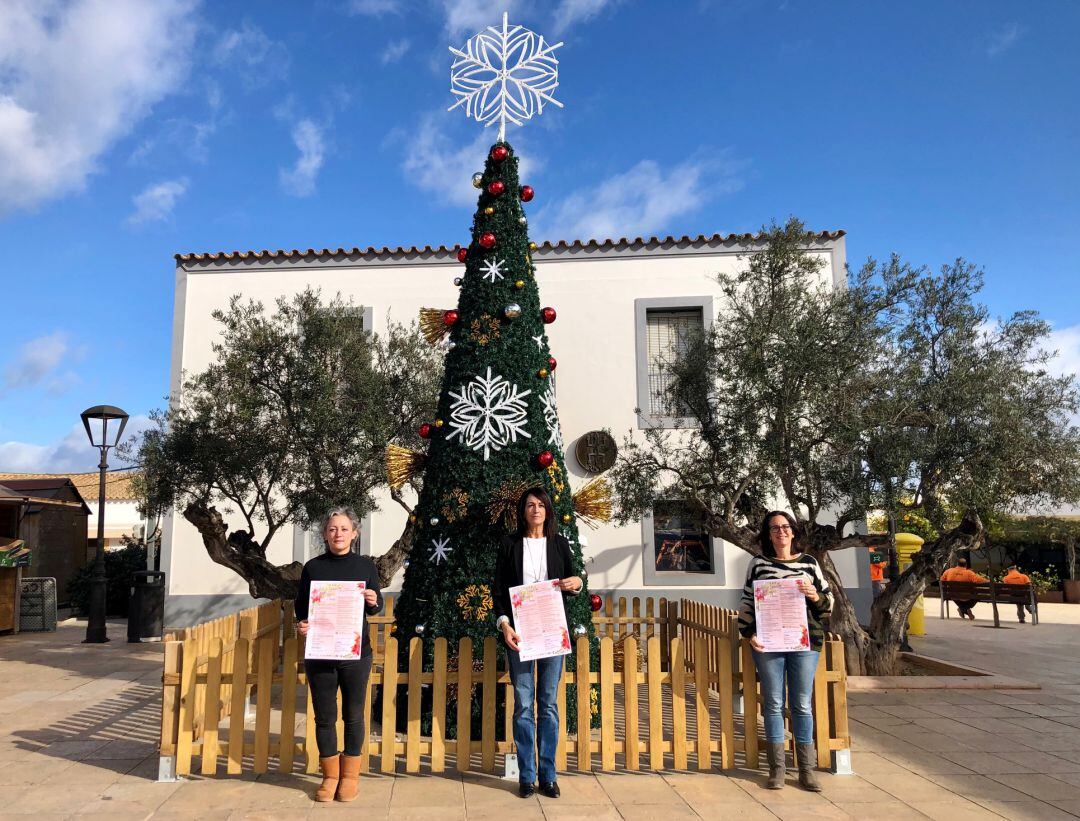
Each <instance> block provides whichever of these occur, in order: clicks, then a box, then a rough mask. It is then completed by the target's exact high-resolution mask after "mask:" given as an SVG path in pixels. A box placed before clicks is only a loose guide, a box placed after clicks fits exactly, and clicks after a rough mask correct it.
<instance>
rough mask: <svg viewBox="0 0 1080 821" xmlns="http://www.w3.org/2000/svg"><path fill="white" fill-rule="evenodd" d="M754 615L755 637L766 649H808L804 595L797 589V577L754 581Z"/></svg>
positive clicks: (768, 651)
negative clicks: (755, 621) (755, 623)
mask: <svg viewBox="0 0 1080 821" xmlns="http://www.w3.org/2000/svg"><path fill="white" fill-rule="evenodd" d="M754 617H755V618H756V620H757V640H758V643H759V644H761V646H762V647H764V648H765V652H766V653H790V652H796V651H800V650H809V649H810V631H809V629H808V624H807V621H806V596H804V595H803V592H802V591H801V590H799V582H798V580H797V579H766V580H764V581H756V582H754Z"/></svg>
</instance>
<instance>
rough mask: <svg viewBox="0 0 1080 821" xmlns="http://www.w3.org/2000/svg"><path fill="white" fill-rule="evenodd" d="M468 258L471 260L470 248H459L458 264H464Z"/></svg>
mask: <svg viewBox="0 0 1080 821" xmlns="http://www.w3.org/2000/svg"><path fill="white" fill-rule="evenodd" d="M468 258H469V249H468V248H458V249H457V261H458V262H464V261H465V260H467V259H468Z"/></svg>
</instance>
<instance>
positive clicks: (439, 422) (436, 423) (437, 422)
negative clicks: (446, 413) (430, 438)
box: [435, 419, 443, 428]
mask: <svg viewBox="0 0 1080 821" xmlns="http://www.w3.org/2000/svg"><path fill="white" fill-rule="evenodd" d="M442 426H443V420H442V419H436V420H435V427H437V428H441V427H442Z"/></svg>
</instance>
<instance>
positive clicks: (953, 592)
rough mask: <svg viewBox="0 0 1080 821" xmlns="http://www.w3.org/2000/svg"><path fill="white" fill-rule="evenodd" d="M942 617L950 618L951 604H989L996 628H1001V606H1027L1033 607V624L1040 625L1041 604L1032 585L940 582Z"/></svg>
mask: <svg viewBox="0 0 1080 821" xmlns="http://www.w3.org/2000/svg"><path fill="white" fill-rule="evenodd" d="M939 584H940V585H941V615H942V617H943V618H946V619H947V618H949V602H950V601H951V602H954V603H955V602H975V603H977V604H989V605H991V606H992V607H993V610H994V627H1000V626H1001V619H1000V618H999V615H998V605H999V604H1008V605H1016V604H1025V605H1029V606H1030V607H1031V623H1032V624H1038V623H1039V603H1038V601H1037V600H1036V598H1035V590H1034V588H1033V587H1032V586H1031V585H1030V584H999V583H997V582H945V581H943V582H940V583H939Z"/></svg>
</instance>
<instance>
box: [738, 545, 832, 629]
mask: <svg viewBox="0 0 1080 821" xmlns="http://www.w3.org/2000/svg"><path fill="white" fill-rule="evenodd" d="M800 576H801V577H804V578H807V579H809V580H810V581H811V582H813V583H814V587H816V588H817V592H818V600H817V601H816V602H812V601H810V599H807V600H806V627H807V632H809V633H810V647H811V648H812V649H814V650H820V649H821V648H822V645H824V643H825V627H824V625H823V624H822V623H821V622H822V619H824V618H825V617H826V616H828V615H829V613H830V612H831V611H832V606H833V595H832V591H831V590H830V589H829V582H828V581H827V580H826V579H825V574H824V573H822V572H821V565H819V564H818V563H817V559H815V558H814V557H813V556H811V555H810V554H809V553H801V554H799V555H798V556H796V557H795V558H793V559H789V560H787V561H782V560H780V559H776V558H773V557H769V556H755V557H754V558H753V559H751V560H750V567H748V568H747V570H746V584H744V585H743V594H742V605H741V607H740V608H739V632H740V633H741V634H742V636H743V638H750V637H751V636H752V635H754V633H755V632H756V631H757V624H756V623H755V619H754V582H756V581H763V580H767V579H791V578H799V577H800Z"/></svg>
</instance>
